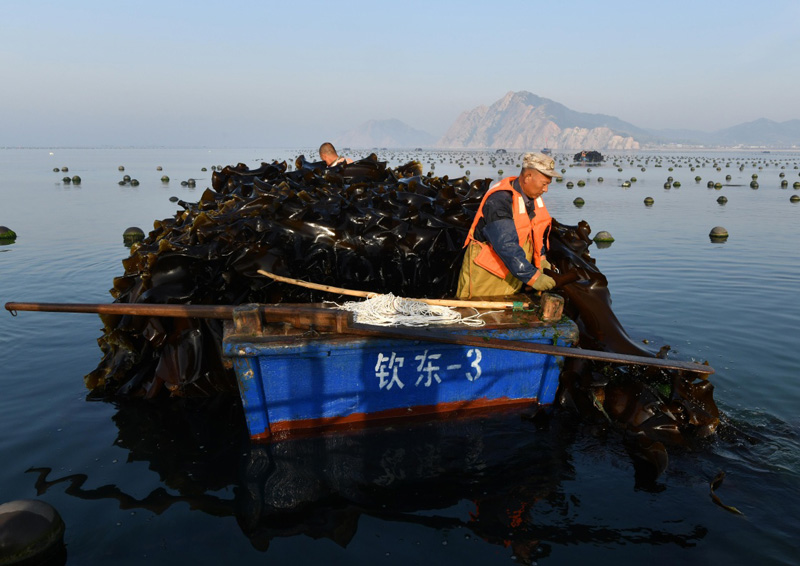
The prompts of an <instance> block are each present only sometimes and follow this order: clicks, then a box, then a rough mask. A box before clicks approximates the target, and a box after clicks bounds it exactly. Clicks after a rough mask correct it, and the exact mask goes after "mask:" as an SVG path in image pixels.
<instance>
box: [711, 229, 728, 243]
mask: <svg viewBox="0 0 800 566" xmlns="http://www.w3.org/2000/svg"><path fill="white" fill-rule="evenodd" d="M708 237H709V238H711V239H712V240H725V239H727V238H728V231H727V230H726V229H725V228H723V227H722V226H714V227H713V228H712V229H711V232H709V233H708Z"/></svg>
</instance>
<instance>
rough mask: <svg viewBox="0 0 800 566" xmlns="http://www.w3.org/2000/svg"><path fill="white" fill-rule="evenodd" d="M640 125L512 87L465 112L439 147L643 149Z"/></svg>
mask: <svg viewBox="0 0 800 566" xmlns="http://www.w3.org/2000/svg"><path fill="white" fill-rule="evenodd" d="M637 130H639V129H638V128H636V127H635V126H633V125H631V124H628V123H626V122H623V121H622V120H619V119H618V118H614V117H613V116H605V115H603V114H585V113H582V112H575V111H573V110H570V109H569V108H567V107H566V106H563V105H561V104H559V103H557V102H554V101H552V100H549V99H547V98H542V97H540V96H537V95H535V94H533V93H531V92H528V91H524V90H523V91H518V92H514V91H509V92H507V93H506V94H505V96H503V97H502V98H501V99H499V100H497V101H496V102H494V103H493V104H492V105H491V106H489V107H488V108H486V107H485V106H478V107H476V108H474V109H472V110H470V111H467V112H464V113H462V114H461V116H459V117H458V119H457V120H456V122H455V123H454V124H453V125H452V126H451V127H450V129H449V130H448V131H447V133H445V135H444V136H443V137H442V138H441V139H440V140H439V142H438V144H437V145H438V146H439V147H464V148H509V149H523V150H530V149H536V148H539V147H545V146H546V147H551V148H553V149H586V148H591V149H606V150H608V149H612V150H613V149H638V148H639V143H638V142H637V141H636V140H634V139H633V137H632V136H631V132H635V131H637Z"/></svg>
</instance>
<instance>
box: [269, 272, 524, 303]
mask: <svg viewBox="0 0 800 566" xmlns="http://www.w3.org/2000/svg"><path fill="white" fill-rule="evenodd" d="M258 272H259V273H260V274H261V275H266V276H267V277H269V278H271V279H274V280H275V281H280V282H281V283H289V284H291V285H297V286H299V287H306V288H307V289H316V290H317V291H325V292H327V293H334V294H336V295H350V296H352V297H364V298H367V299H370V298H372V297H376V296H377V295H379V293H371V292H369V291H358V290H355V289H345V288H343V287H333V286H331V285H322V284H320V283H310V282H308V281H303V280H301V279H293V278H291V277H284V276H283V275H275V274H274V273H270V272H269V271H264V270H263V269H259V270H258ZM409 300H412V301H419V302H421V303H426V304H428V305H436V306H441V307H472V308H475V309H510V308H513V307H517V306H518V307H521V308H525V309H527V308H530V303H528V302H520V303H513V302H509V301H462V300H456V299H409Z"/></svg>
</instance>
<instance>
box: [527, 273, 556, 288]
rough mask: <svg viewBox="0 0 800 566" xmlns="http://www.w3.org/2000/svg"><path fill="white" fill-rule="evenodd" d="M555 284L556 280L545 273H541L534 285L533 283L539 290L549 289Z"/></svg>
mask: <svg viewBox="0 0 800 566" xmlns="http://www.w3.org/2000/svg"><path fill="white" fill-rule="evenodd" d="M555 286H556V280H555V279H553V278H552V277H550V276H549V275H545V274H544V273H541V274H540V275H539V277H537V278H536V281H534V282H533V285H531V287H533V288H534V289H536V290H537V291H549V290H550V289H552V288H553V287H555Z"/></svg>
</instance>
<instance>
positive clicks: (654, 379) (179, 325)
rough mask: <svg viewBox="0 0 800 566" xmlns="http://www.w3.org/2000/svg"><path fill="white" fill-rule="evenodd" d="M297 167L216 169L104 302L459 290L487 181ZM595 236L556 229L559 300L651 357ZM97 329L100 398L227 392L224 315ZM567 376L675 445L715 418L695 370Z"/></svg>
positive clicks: (573, 370) (437, 294) (570, 388)
mask: <svg viewBox="0 0 800 566" xmlns="http://www.w3.org/2000/svg"><path fill="white" fill-rule="evenodd" d="M295 165H296V167H295V170H293V171H289V170H288V169H289V167H288V166H287V164H286V163H277V162H273V163H269V164H268V163H263V164H262V165H261V166H260V167H259V168H257V169H249V168H248V167H247V166H246V165H243V164H239V165H237V166H235V167H225V168H224V169H222V170H220V171H216V172H214V175H213V181H212V187H213V188H209V189H207V190H206V191H205V192H204V193H203V195H202V197H201V198H200V200H199V202H196V203H187V202H182V201H178V203H179V205H180V206H181V207H182V210H180V211H178V212H177V213H176V214H175V216H174V217H173V218H169V219H165V220H162V221H157V222H155V226H154V230H153V231H152V232H150V234H149V235H148V237H147V238H146V239H145V240H144V241H143V242H142V243H141V244H138V245H134V246H133V247H132V248H131V254H130V257H128V258H127V259H125V260H124V261H123V265H124V268H125V274H124V275H123V276H121V277H118V278H116V279H115V280H114V288H113V289H112V290H111V293H112V295H113V296H114V297H115V299H116V300H117V301H118V302H123V303H157V304H174V303H181V304H224V305H236V304H242V303H251V302H260V303H281V302H315V301H321V300H329V299H335V298H336V297H332V296H330V295H327V294H325V295H323V294H320V293H318V292H315V291H311V290H308V289H306V288H302V287H298V286H292V285H287V284H284V283H280V282H276V281H273V280H271V279H268V278H265V277H263V276H261V275H259V274H258V273H257V271H258V270H259V269H263V270H266V271H269V272H272V273H276V274H279V275H283V276H287V277H292V278H296V279H302V280H305V281H311V282H314V283H320V284H328V285H333V286H337V287H344V288H349V289H357V290H364V291H373V292H379V293H388V292H391V293H393V294H395V295H397V296H402V297H427V298H441V297H448V296H452V295H453V294H454V292H455V286H456V280H457V276H458V271H459V268H460V265H461V258H462V253H463V249H462V245H463V242H464V238H465V236H466V233H467V230H468V229H469V226H470V224H471V222H472V218H473V217H474V214H475V211H476V210H477V207H478V205H479V203H480V199H481V197H482V196H483V194H484V193H485V191H486V190H487V189H488V187H489V184H490V181H489V180H488V179H484V180H477V181H473V182H472V183H469V182H467V181H466V180H465V179H464V178H458V179H448V178H447V177H442V178H439V177H433V176H430V175H429V176H423V175H422V167H421V165H420V164H419V163H418V162H414V161H412V162H410V163H408V164H407V165H404V166H402V167H398V168H395V169H392V168H389V167H387V166H386V163H385V162H380V161H378V159H377V157H376V156H375V155H371V156H370V157H369V158H366V159H363V160H361V161H357V162H355V163H353V164H350V165H343V166H338V167H334V168H326V167H325V165H324V163H321V162H319V163H310V162H307V161H306V160H305V159H304V158H303V157H302V156H301V157H300V158H298V160H297V162H296V164H295ZM589 232H590V229H589V226H588V225H587V224H585V223H581V225H580V226H574V227H570V226H563V225H560V224H558V223H557V222H556V223H555V229H554V230H552V231H551V237H550V240H551V241H550V247H551V250H550V252H548V259H549V260H550V262H551V263H552V264H554V265H555V266H557V267H558V269H559V271H560V272H561V273H562V274H567V273H570V272H575V273H577V279H578V280H577V281H576V282H575V283H570V284H567V285H565V286H564V287H563V288H562V290H561V291H559V292H560V293H561V294H563V295H564V296H565V297H566V299H567V312H568V314H569V315H570V316H571V317H572V318H573V319H575V320H577V322H578V323H579V326H580V328H581V343H582V345H583V346H584V347H591V348H596V349H607V350H612V351H616V352H620V353H629V354H637V355H651V356H652V355H653V354H652V353H649V352H647V351H645V350H643V349H642V348H641V347H639V346H638V345H636V344H635V343H634V342H633V341H632V340H631V339H630V338H629V337H628V336H627V334H626V333H625V331H624V330H623V328H622V326H621V325H620V324H619V321H618V320H617V319H616V317H615V316H614V314H613V312H612V311H611V308H610V302H611V301H610V298H609V295H608V289H607V284H606V279H605V277H603V275H602V273H600V271H599V270H598V269H597V268H596V266H595V263H594V260H593V259H592V258H591V257H590V255H589V253H588V247H589V246H590V245H591V243H592V241H591V239H590V238H589V237H588V234H589ZM103 322H104V324H105V329H104V330H105V333H104V335H103V336H102V337H101V338H100V339H99V340H98V342H99V344H100V346H101V348H102V350H103V352H104V358H103V360H102V361H101V362H100V364H99V366H98V367H97V369H96V370H94V371H93V372H91V373H90V374H89V375H87V376H86V384H87V386H88V387H89V388H90V389H92V390H93V394H94V395H97V396H101V397H102V396H107V397H112V396H119V395H123V396H143V397H148V398H152V397H155V396H159V395H163V394H171V395H186V396H191V395H210V394H213V393H214V392H216V391H220V390H231V389H235V387H236V386H235V379H234V377H233V375H232V372H231V371H230V370H228V369H226V368H225V367H224V364H223V359H222V356H221V352H220V347H221V346H220V345H221V323H220V322H219V321H217V320H207V319H178V318H156V317H150V318H147V317H131V316H109V315H106V316H103ZM564 374H565V375H564V377H563V378H562V384H563V385H564V387H562V393H561V396H560V398H561V400H562V403H564V404H568V405H570V406H573V407H576V408H577V409H578V410H580V411H581V412H582V413H585V414H593V415H595V416H598V417H600V418H608V419H609V420H610V421H613V422H616V423H621V424H622V426H624V427H626V428H627V429H628V430H631V431H633V433H634V434H635V435H640V433H641V435H645V436H648V437H650V438H655V439H656V440H667V441H669V442H674V441H676V440H680V439H681V438H683V436H684V435H685V434H686V432H687V431H694V432H699V433H701V434H707V433H710V432H711V431H713V429H714V427H715V426H716V423H717V422H718V414H717V410H716V406H715V405H714V402H713V399H712V396H711V386H710V384H708V383H707V382H700V383H697V384H696V383H694V380H693V376H686V377H684V376H677V375H674V374H667V373H664V372H659V373H658V374H656V375H653V374H647V375H643V374H636V375H632V374H630V373H623V372H619V371H614V372H610V373H609V372H608V371H605V373H603V372H602V371H601V370H600V369H599V368H597V367H593V366H590V365H588V364H579V365H577V364H571V365H568V366H567V368H566V371H565V372H564ZM608 375H612V376H619V377H620V379H618V380H616V381H615V380H614V379H610V378H608V377H607V376H608ZM604 376H605V377H604ZM621 383H624V385H620V384H621ZM642 384H644V385H642ZM620 391H621V392H622V393H620ZM626 395H627V397H626ZM645 397H646V399H645ZM604 399H605V403H604ZM636 403H639V405H641V406H639V405H637V404H636ZM666 421H669V422H666ZM648 423H653V426H650V425H649V424H648ZM656 425H657V426H656ZM673 430H674V432H675V433H676V435H672V436H675V438H673V437H672V436H670V435H671V434H672V432H673ZM665 431H666V432H665Z"/></svg>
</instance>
